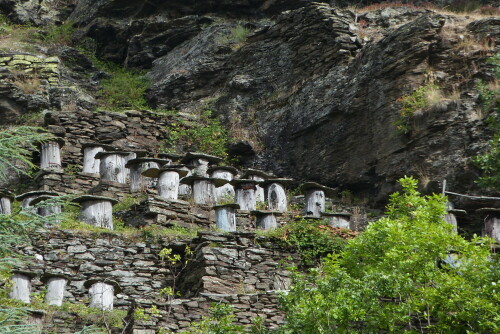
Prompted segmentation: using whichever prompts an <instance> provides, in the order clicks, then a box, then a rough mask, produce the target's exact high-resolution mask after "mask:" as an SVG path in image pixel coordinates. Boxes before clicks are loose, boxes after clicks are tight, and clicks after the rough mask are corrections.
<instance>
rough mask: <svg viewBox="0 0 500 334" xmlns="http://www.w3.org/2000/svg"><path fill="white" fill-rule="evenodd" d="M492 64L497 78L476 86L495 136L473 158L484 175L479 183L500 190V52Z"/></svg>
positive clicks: (491, 60)
mask: <svg viewBox="0 0 500 334" xmlns="http://www.w3.org/2000/svg"><path fill="white" fill-rule="evenodd" d="M488 63H489V64H491V65H492V67H493V68H492V72H493V74H494V76H495V79H494V80H493V81H492V82H490V83H488V84H486V83H484V82H483V81H481V80H479V81H478V82H477V83H476V88H477V90H478V91H479V97H480V99H481V102H482V104H483V111H484V112H485V113H486V114H489V116H488V119H487V124H488V127H489V128H490V129H492V130H493V138H492V139H491V140H490V141H489V142H488V149H487V151H486V152H485V153H483V154H481V155H477V156H475V157H474V158H473V161H474V163H475V164H476V165H477V166H478V167H479V168H480V169H481V170H482V172H483V175H482V176H481V177H480V178H479V179H478V181H477V183H478V184H479V185H480V186H481V187H483V188H490V189H494V190H500V86H499V83H498V82H499V80H500V54H499V53H497V54H495V55H494V56H493V57H490V58H488Z"/></svg>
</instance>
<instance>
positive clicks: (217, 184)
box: [181, 175, 229, 188]
mask: <svg viewBox="0 0 500 334" xmlns="http://www.w3.org/2000/svg"><path fill="white" fill-rule="evenodd" d="M198 180H202V181H203V180H204V181H210V182H212V183H213V185H214V186H215V187H217V188H218V187H222V186H223V185H225V184H227V183H229V181H228V180H225V179H219V178H214V177H204V176H198V175H190V176H188V177H185V178H183V179H182V180H181V183H182V184H187V185H192V184H193V183H194V182H195V181H198Z"/></svg>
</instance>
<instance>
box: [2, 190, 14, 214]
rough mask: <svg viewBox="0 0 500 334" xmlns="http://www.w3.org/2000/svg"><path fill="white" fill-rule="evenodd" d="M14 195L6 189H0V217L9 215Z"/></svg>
mask: <svg viewBox="0 0 500 334" xmlns="http://www.w3.org/2000/svg"><path fill="white" fill-rule="evenodd" d="M13 200H14V194H12V193H11V192H10V191H8V190H7V189H0V215H10V214H11V212H12V201H13Z"/></svg>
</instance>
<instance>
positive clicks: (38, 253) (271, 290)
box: [20, 230, 298, 334]
mask: <svg viewBox="0 0 500 334" xmlns="http://www.w3.org/2000/svg"><path fill="white" fill-rule="evenodd" d="M186 245H189V246H190V247H191V248H192V249H193V250H194V255H193V260H192V262H191V264H190V265H188V266H187V267H186V268H185V270H184V271H182V272H181V275H180V276H179V278H178V283H177V284H178V285H179V291H180V292H181V296H180V298H178V299H175V300H174V301H173V302H172V303H168V302H167V301H166V300H165V298H164V297H163V296H161V295H160V290H161V289H162V288H165V287H168V286H172V285H173V273H172V272H171V271H170V269H169V266H168V265H166V264H165V263H163V262H162V261H161V260H160V258H159V256H158V254H159V252H160V250H161V249H162V248H172V249H173V252H174V253H176V254H181V255H183V256H184V254H183V250H184V249H185V246H186ZM20 251H21V252H22V253H23V254H25V255H28V256H32V257H34V258H37V259H38V260H37V261H36V262H31V263H29V264H27V265H26V266H25V267H23V268H22V270H23V271H27V272H30V273H32V274H33V276H34V278H33V279H32V293H36V292H40V291H42V290H43V289H44V288H45V284H44V283H42V281H41V280H40V278H41V277H43V276H44V275H48V274H59V275H64V276H66V277H68V278H69V280H70V282H69V283H68V285H67V287H66V291H65V293H64V300H65V301H67V302H72V303H83V304H87V303H88V289H87V287H86V286H85V282H87V281H89V280H92V279H97V280H100V281H115V282H117V283H118V285H119V286H120V287H121V289H122V290H121V291H120V292H119V293H118V294H116V296H115V301H114V306H115V308H117V309H123V310H128V309H129V308H130V307H131V305H132V304H133V303H132V300H134V301H135V303H136V305H137V307H139V308H143V309H148V308H151V307H153V306H154V307H155V308H157V309H158V312H157V314H156V315H155V316H154V317H151V319H148V320H147V321H145V320H143V321H141V320H139V321H136V323H135V324H134V330H135V331H134V333H137V334H138V333H156V330H157V329H158V328H168V329H171V330H173V331H174V332H175V331H179V330H181V329H185V328H187V327H189V324H190V323H191V322H192V321H196V320H200V319H201V317H202V316H204V315H207V312H208V309H209V308H210V305H211V303H213V302H226V303H230V304H233V305H234V306H235V315H236V319H237V321H238V322H239V323H241V324H251V322H252V319H253V318H255V317H257V316H260V317H262V318H264V319H265V323H266V325H267V326H268V327H276V326H278V324H280V323H282V321H283V316H282V314H281V313H280V312H279V310H278V309H277V299H276V293H275V290H282V289H284V288H286V287H287V285H288V276H289V273H288V272H287V271H286V270H285V269H284V267H286V266H287V265H289V264H292V263H296V262H297V261H298V258H297V256H296V255H294V254H291V253H288V252H286V251H284V250H283V249H280V248H279V247H278V246H276V245H275V244H274V243H272V242H271V241H270V240H268V239H267V238H265V237H256V236H255V234H253V233H245V232H238V233H231V234H223V233H214V232H204V233H200V235H199V237H198V238H195V239H194V240H192V241H191V240H189V241H188V240H178V241H169V240H154V241H144V240H140V241H138V240H137V239H134V238H128V237H124V236H121V235H119V234H116V233H100V234H96V233H90V232H87V233H82V232H77V231H61V230H49V231H45V232H40V233H39V234H37V235H35V236H34V237H33V246H31V247H28V248H25V249H20ZM173 270H174V271H175V270H177V269H175V268H173ZM46 317H47V316H46ZM68 317H69V318H68ZM58 319H59V320H58ZM62 319H65V320H64V321H63V320H62ZM69 319H71V320H69ZM75 319H76V320H75ZM42 320H43V319H42ZM47 320H48V319H45V321H46V322H47ZM84 323H85V322H84V321H82V319H80V318H79V317H78V315H68V314H65V313H61V312H56V313H55V314H52V315H51V320H50V321H48V322H47V323H46V324H45V325H44V326H45V327H44V328H45V329H46V330H49V329H50V328H55V329H56V330H57V333H73V332H74V331H77V330H81V328H82V326H83V325H84ZM53 326H55V327H53ZM141 331H142V332H141Z"/></svg>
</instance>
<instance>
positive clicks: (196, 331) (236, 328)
mask: <svg viewBox="0 0 500 334" xmlns="http://www.w3.org/2000/svg"><path fill="white" fill-rule="evenodd" d="M233 312H234V310H233V307H232V306H231V305H229V304H215V303H214V304H212V306H211V307H210V310H209V314H210V315H209V316H208V317H203V318H202V320H201V321H199V322H194V323H192V324H191V326H192V328H191V329H190V330H187V331H184V332H182V333H183V334H243V333H245V330H244V327H243V326H241V325H236V324H234V320H235V316H234V313H233Z"/></svg>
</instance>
